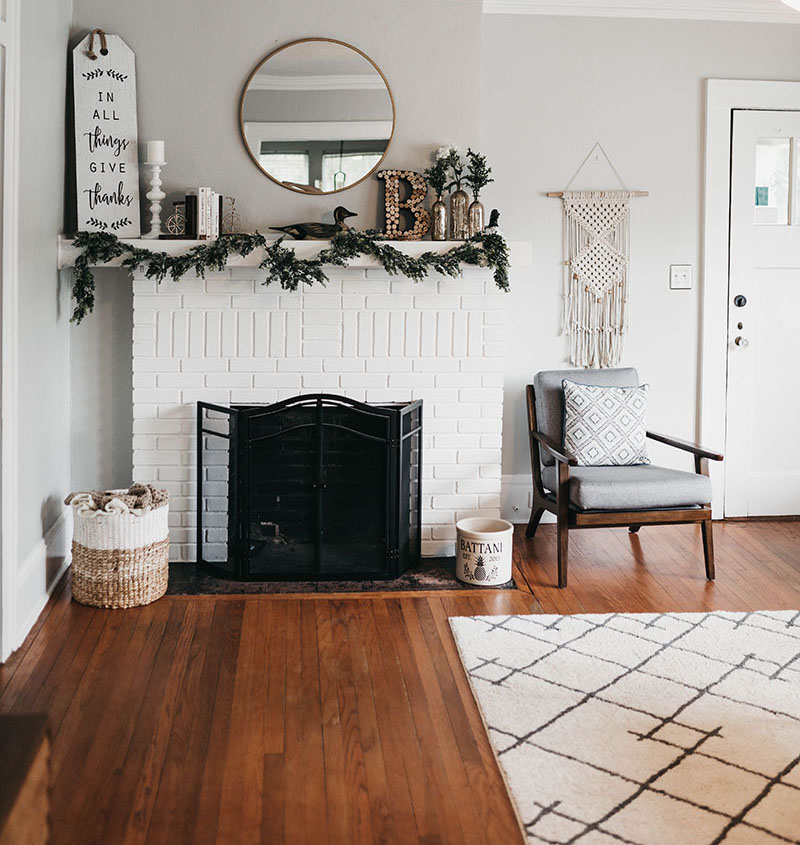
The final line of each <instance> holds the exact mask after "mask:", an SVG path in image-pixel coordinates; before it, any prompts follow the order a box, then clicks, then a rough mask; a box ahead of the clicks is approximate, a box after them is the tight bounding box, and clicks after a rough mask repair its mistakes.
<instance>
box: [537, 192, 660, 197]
mask: <svg viewBox="0 0 800 845" xmlns="http://www.w3.org/2000/svg"><path fill="white" fill-rule="evenodd" d="M587 193H588V192H587ZM594 193H598V194H602V193H605V191H595V192H594ZM627 193H629V194H630V195H631V196H632V197H649V196H650V191H628V192H627ZM547 196H548V197H558V198H559V199H560V198H561V197H563V196H564V192H563V191H548V192H547Z"/></svg>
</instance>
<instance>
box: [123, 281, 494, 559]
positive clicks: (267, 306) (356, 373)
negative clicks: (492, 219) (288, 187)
mask: <svg viewBox="0 0 800 845" xmlns="http://www.w3.org/2000/svg"><path fill="white" fill-rule="evenodd" d="M251 272H252V271H251ZM234 277H235V278H234ZM133 293H134V295H133V307H134V326H135V327H136V328H135V331H134V337H133V353H134V355H133V374H134V375H133V378H134V382H133V385H134V402H133V418H134V422H133V430H134V443H133V449H134V452H133V456H134V477H135V478H136V480H137V481H143V482H153V483H158V484H160V485H161V486H163V487H167V488H168V489H169V490H170V492H171V493H172V496H173V499H172V505H171V516H170V525H171V529H170V532H171V533H170V537H171V541H172V542H171V557H172V559H173V560H182V561H193V560H195V559H196V553H197V549H196V545H195V535H194V526H195V521H196V514H195V496H196V493H197V480H196V467H195V451H194V450H195V431H194V414H195V408H194V403H195V402H197V401H198V400H201V399H203V400H206V401H209V402H215V403H219V404H223V405H225V404H228V403H231V402H233V403H236V402H247V403H269V402H274V401H277V400H280V399H285V398H288V397H291V396H296V395H298V394H302V393H318V392H328V393H338V394H341V395H343V396H347V397H350V398H353V399H358V400H361V401H375V402H381V401H408V400H411V399H423V401H424V423H423V426H424V435H425V438H424V441H425V442H424V450H423V467H424V471H423V516H422V538H423V542H422V546H423V554H424V555H426V556H435V555H452V554H453V553H454V540H455V531H454V528H453V524H454V521H455V520H456V519H461V518H463V517H465V516H487V517H489V516H490V517H495V516H498V515H499V497H500V476H501V471H500V456H501V451H500V432H501V430H502V413H503V405H502V365H503V362H502V357H500V356H502V354H503V343H502V338H503V310H502V306H503V303H502V300H501V297H502V294H501V293H499V292H498V291H497V289H496V288H495V286H494V283H493V281H492V279H491V274H490V273H489V272H488V271H478V270H475V269H472V270H470V272H469V278H468V279H467V278H458V279H436V278H431V279H426V280H424V281H422V282H419V283H418V284H413V283H411V282H409V281H408V280H405V279H398V278H392V277H390V276H387V275H386V274H385V273H383V272H382V271H371V270H368V271H364V270H358V269H353V268H350V269H347V270H343V271H341V275H340V276H337V274H336V271H332V273H331V284H330V285H328V287H327V288H322V287H320V288H318V289H317V288H312V289H307V290H304V291H298V292H297V293H294V294H288V293H287V294H283V293H279V292H278V291H277V290H272V289H267V288H264V287H262V286H261V284H260V282H259V280H258V279H257V278H256V277H255V274H253V277H252V278H248V277H247V275H246V273H245V272H244V271H243V270H242V269H237V270H235V271H228V272H223V273H214V274H213V275H209V276H208V278H207V279H206V280H205V281H203V280H201V279H198V280H194V279H193V280H187V282H186V283H185V285H184V283H183V282H181V283H177V284H176V283H172V282H171V283H168V284H167V283H165V285H163V286H162V287H161V288H158V287H156V286H155V285H154V283H153V282H152V281H148V280H146V279H141V278H138V277H137V278H135V279H134V283H133ZM218 443H221V441H218ZM203 478H204V485H205V488H206V489H207V496H206V501H205V502H204V519H203V526H204V531H205V537H206V541H207V542H208V543H209V549H210V551H211V554H210V557H212V558H216V559H224V557H225V554H226V552H225V539H226V515H225V512H224V509H225V501H226V499H225V495H226V491H227V453H226V452H225V451H224V449H220V450H219V451H218V452H217V453H216V454H213V455H210V456H209V460H208V461H207V463H206V465H205V466H204V467H203Z"/></svg>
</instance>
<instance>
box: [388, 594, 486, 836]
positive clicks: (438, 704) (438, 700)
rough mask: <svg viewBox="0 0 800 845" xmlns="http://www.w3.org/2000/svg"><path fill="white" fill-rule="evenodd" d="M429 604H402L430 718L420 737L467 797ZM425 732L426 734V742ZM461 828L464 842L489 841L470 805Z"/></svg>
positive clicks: (408, 601) (452, 785)
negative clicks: (427, 618) (425, 608)
mask: <svg viewBox="0 0 800 845" xmlns="http://www.w3.org/2000/svg"><path fill="white" fill-rule="evenodd" d="M426 601H427V598H422V597H420V598H416V599H403V600H401V602H400V608H401V613H402V618H403V621H404V623H405V628H406V632H407V636H408V645H409V649H410V653H411V655H413V660H414V665H415V666H416V667H418V669H417V673H416V674H417V677H418V679H419V684H420V688H421V691H422V692H423V694H424V696H425V700H426V702H427V708H428V712H429V714H430V722H429V723H428V724H425V725H422V724H421V723H420V722H419V721H417V723H416V724H417V733H418V734H419V736H420V741H421V742H422V743H423V744H424V745H427V744H429V743H434V742H435V743H436V744H437V745H438V751H439V757H440V760H441V765H442V766H443V768H444V769H445V772H446V776H447V782H448V784H449V787H450V788H451V789H453V790H455V792H456V794H462V795H466V794H467V793H468V792H469V790H470V784H469V780H468V773H467V772H466V770H465V767H464V761H463V759H462V757H461V755H460V752H459V748H458V741H457V738H456V736H455V729H454V727H453V724H452V722H451V721H450V714H449V713H448V710H447V705H446V703H445V700H444V697H443V696H442V692H441V688H440V687H439V683H438V679H437V677H436V672H435V668H434V666H433V663H432V662H431V659H430V653H429V652H428V649H427V645H426V643H425V635H424V632H423V630H422V625H421V621H420V618H419V613H418V609H417V608H418V605H419V604H420V603H422V602H426ZM431 728H435V735H432V734H431V732H430V731H431ZM422 731H424V734H425V738H424V739H423V733H422ZM459 827H460V829H461V834H460V836H461V838H460V841H461V842H465V843H470V842H485V841H486V839H485V837H484V833H485V831H483V830H482V829H481V827H480V824H479V819H478V816H477V815H476V813H475V808H474V805H473V804H472V803H471V802H466V803H464V804H462V806H461V808H460V812H459Z"/></svg>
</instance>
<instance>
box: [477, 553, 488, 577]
mask: <svg viewBox="0 0 800 845" xmlns="http://www.w3.org/2000/svg"><path fill="white" fill-rule="evenodd" d="M475 580H476V581H485V580H486V567H485V566H484V565H483V555H478V559H477V560H476V561H475Z"/></svg>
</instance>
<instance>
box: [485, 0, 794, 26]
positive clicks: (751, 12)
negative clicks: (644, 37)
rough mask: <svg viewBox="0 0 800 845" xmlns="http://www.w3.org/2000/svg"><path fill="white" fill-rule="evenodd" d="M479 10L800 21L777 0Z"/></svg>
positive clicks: (542, 2) (490, 11)
mask: <svg viewBox="0 0 800 845" xmlns="http://www.w3.org/2000/svg"><path fill="white" fill-rule="evenodd" d="M483 12H484V14H487V15H572V16H583V17H604V18H609V17H610V18H662V19H664V18H666V19H669V18H673V19H679V20H709V21H749V22H762V23H796V24H800V12H796V11H794V10H792V9H790V8H789V7H788V6H785V5H784V4H783V3H782V2H781V0H696V2H695V0H616V2H611V3H605V2H602V0H483Z"/></svg>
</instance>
